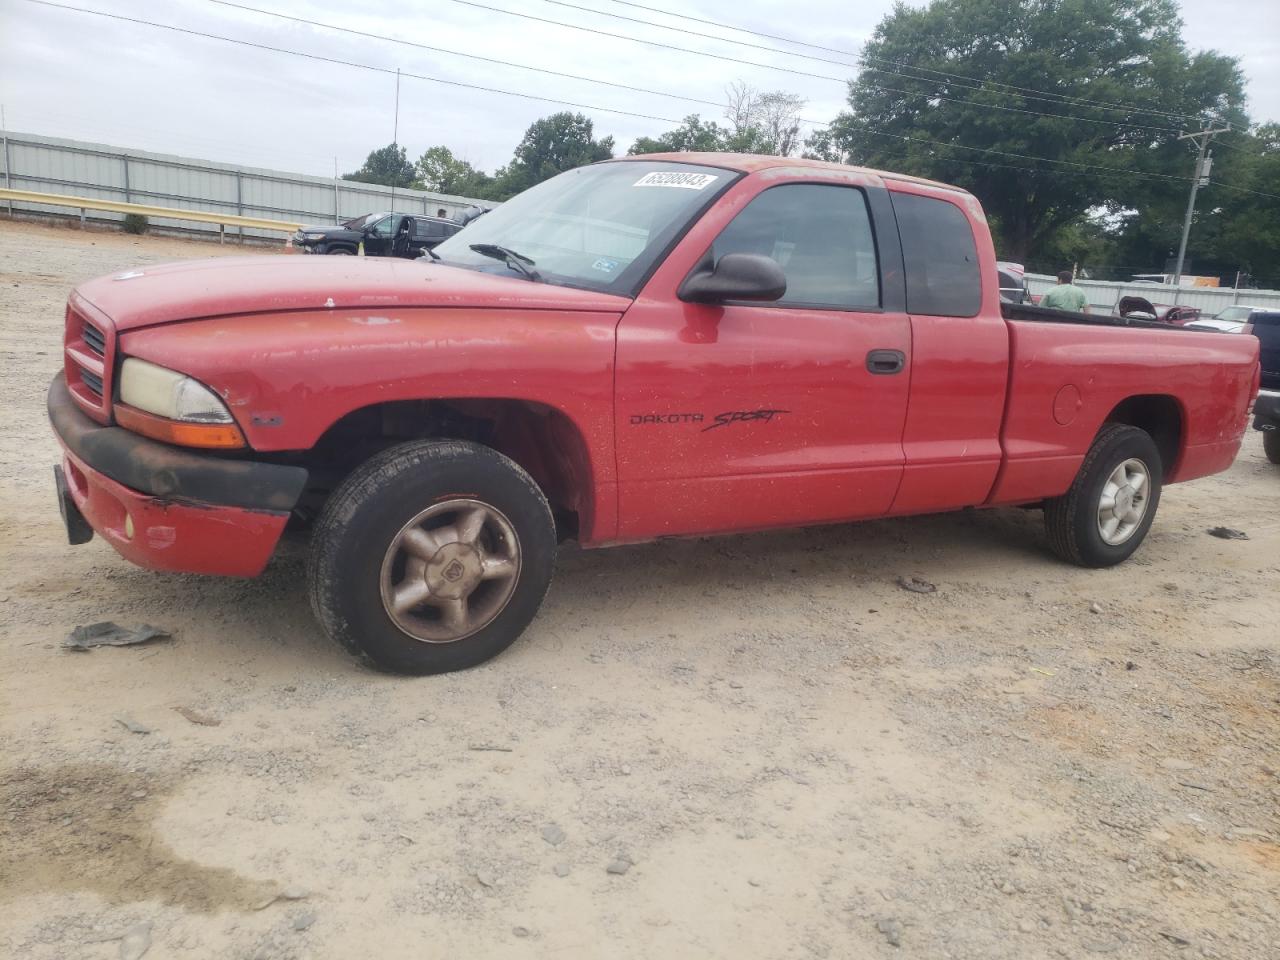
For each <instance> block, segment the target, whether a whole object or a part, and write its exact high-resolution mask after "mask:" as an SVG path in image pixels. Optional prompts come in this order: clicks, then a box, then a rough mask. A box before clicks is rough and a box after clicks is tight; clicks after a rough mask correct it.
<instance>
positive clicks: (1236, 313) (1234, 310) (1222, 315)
mask: <svg viewBox="0 0 1280 960" xmlns="http://www.w3.org/2000/svg"><path fill="white" fill-rule="evenodd" d="M1265 309H1266V308H1265V307H1254V306H1250V305H1249V304H1245V303H1237V304H1234V305H1232V306H1230V307H1224V308H1223V309H1222V310H1219V311H1218V312H1217V313H1215V314H1214V315H1213V317H1212V319H1214V320H1221V321H1223V322H1228V321H1229V322H1232V323H1240V324H1242V325H1243V324H1245V323H1248V321H1249V315H1250V314H1251V313H1253V311H1255V310H1265Z"/></svg>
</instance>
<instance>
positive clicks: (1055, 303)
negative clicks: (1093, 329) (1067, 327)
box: [1040, 270, 1089, 313]
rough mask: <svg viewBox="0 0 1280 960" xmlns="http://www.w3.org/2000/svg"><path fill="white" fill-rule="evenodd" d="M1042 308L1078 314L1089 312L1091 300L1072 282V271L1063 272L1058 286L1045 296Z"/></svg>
mask: <svg viewBox="0 0 1280 960" xmlns="http://www.w3.org/2000/svg"><path fill="white" fill-rule="evenodd" d="M1040 306H1042V307H1051V308H1053V309H1054V310H1072V311H1074V312H1076V313H1088V312H1089V298H1088V297H1087V296H1085V292H1084V291H1083V290H1081V289H1080V288H1079V287H1077V286H1076V285H1075V284H1074V283H1072V282H1071V271H1070V270H1063V271H1062V272H1061V273H1060V274H1058V285H1057V286H1056V287H1054V288H1053V289H1052V290H1050V291H1049V292H1048V293H1046V294H1045V295H1044V297H1043V298H1042V299H1041V300H1040Z"/></svg>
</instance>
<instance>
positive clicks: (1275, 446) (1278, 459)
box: [1262, 430, 1280, 463]
mask: <svg viewBox="0 0 1280 960" xmlns="http://www.w3.org/2000/svg"><path fill="white" fill-rule="evenodd" d="M1262 452H1263V453H1265V454H1266V455H1267V459H1268V460H1270V461H1271V462H1272V463H1280V430H1268V431H1267V432H1266V433H1264V434H1263V435H1262Z"/></svg>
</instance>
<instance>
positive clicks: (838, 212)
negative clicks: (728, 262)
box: [711, 183, 880, 310]
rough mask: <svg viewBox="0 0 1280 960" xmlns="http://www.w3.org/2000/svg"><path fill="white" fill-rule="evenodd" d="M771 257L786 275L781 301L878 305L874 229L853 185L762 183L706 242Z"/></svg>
mask: <svg viewBox="0 0 1280 960" xmlns="http://www.w3.org/2000/svg"><path fill="white" fill-rule="evenodd" d="M727 253H758V254H763V255H764V256H766V257H771V258H772V259H773V260H775V261H777V263H778V266H780V267H782V272H783V273H785V274H786V277H787V292H786V294H785V295H784V296H783V297H782V299H781V300H779V301H777V304H778V305H781V306H793V307H798V306H812V307H826V308H831V309H841V310H859V309H864V310H865V309H868V308H877V307H879V306H880V279H879V269H878V264H877V261H876V244H875V236H874V234H873V233H872V230H871V217H870V215H869V214H868V212H867V200H866V197H865V196H864V195H863V193H862V191H861V190H858V189H857V188H855V187H837V186H829V185H826V184H817V183H792V184H784V185H782V186H779V187H772V188H770V189H768V190H765V191H764V192H763V193H761V194H760V195H759V196H757V197H756V198H755V199H754V200H752V201H751V203H749V204H748V205H747V207H746V209H745V210H743V211H742V212H741V213H739V214H738V215H737V216H736V217H734V218H733V221H732V222H731V223H730V224H729V225H728V226H727V227H725V228H724V230H723V231H722V232H721V234H720V236H718V237H717V238H716V240H715V243H714V244H713V245H712V247H711V254H712V256H713V257H714V258H715V259H716V260H717V261H719V259H720V258H721V257H723V256H724V255H725V254H727Z"/></svg>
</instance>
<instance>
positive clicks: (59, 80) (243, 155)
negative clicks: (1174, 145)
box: [0, 0, 1280, 175]
mask: <svg viewBox="0 0 1280 960" xmlns="http://www.w3.org/2000/svg"><path fill="white" fill-rule="evenodd" d="M58 2H60V3H64V4H66V5H71V6H79V7H85V8H92V9H97V10H104V11H110V12H113V13H119V14H123V15H126V16H131V17H135V18H141V19H146V20H153V21H156V22H163V23H167V24H172V25H175V26H181V27H184V28H187V29H191V30H198V31H202V32H207V33H216V34H221V35H223V36H227V37H235V38H238V39H241V40H246V41H250V42H253V43H258V44H266V45H270V46H275V47H281V48H286V49H289V50H296V51H302V52H305V53H309V54H314V55H318V56H323V57H330V58H334V59H338V60H345V61H351V62H355V63H361V64H368V65H374V66H378V67H382V68H385V69H389V70H391V71H393V73H392V74H386V73H378V72H374V71H370V70H364V69H357V68H353V67H349V66H340V65H336V64H330V63H323V62H317V61H315V60H307V59H302V58H300V57H295V56H288V55H285V54H281V53H276V52H270V51H266V50H258V49H250V48H248V47H244V46H236V45H233V44H229V43H225V42H222V41H218V40H209V39H204V38H201V37H196V36H190V35H184V34H178V33H173V32H170V31H166V30H158V29H155V28H153V27H148V26H142V25H139V24H135V23H124V22H120V21H113V20H106V19H103V18H101V17H94V16H87V15H85V14H82V13H72V12H68V11H64V10H56V9H50V8H48V7H43V6H37V5H35V4H33V3H30V2H27V0H0V103H2V104H3V106H4V110H5V115H6V119H7V127H8V129H10V130H16V131H20V132H25V133H41V134H47V135H52V136H61V137H69V138H74V139H83V140H94V141H97V142H100V143H107V144H112V145H116V146H124V147H132V148H136V149H141V150H151V151H156V152H162V153H176V154H182V155H187V156H193V157H200V158H205V159H211V160H222V161H226V162H231V163H241V164H245V165H251V166H260V167H270V168H275V169H279V170H287V171H297V172H304V173H313V174H321V175H332V174H333V171H334V166H335V158H336V165H337V167H338V169H339V172H346V171H350V170H354V169H355V168H356V167H358V166H359V165H360V164H361V162H362V161H363V160H364V157H365V156H366V154H367V153H368V152H369V150H371V149H372V148H374V147H376V146H381V145H383V144H386V143H388V142H389V141H390V140H391V139H392V129H393V122H394V98H395V86H396V81H395V76H394V71H395V70H396V69H397V68H399V69H401V70H404V71H407V72H411V73H417V74H422V75H426V76H431V77H436V78H439V79H442V80H450V81H454V82H457V83H464V84H472V85H477V86H486V87H494V88H499V89H502V90H506V91H512V92H518V93H523V94H527V95H532V96H539V97H546V98H549V99H552V100H563V101H571V102H573V103H576V104H581V105H584V107H585V108H584V109H583V112H585V113H587V114H588V115H589V116H591V117H592V119H593V120H594V121H595V127H596V131H597V136H602V135H606V134H612V135H613V137H614V140H615V142H616V144H617V152H618V153H623V152H625V151H626V148H627V147H628V146H629V145H630V144H631V142H632V141H633V140H634V139H635V138H636V137H638V136H645V135H650V136H652V135H656V134H659V133H661V132H662V131H663V130H666V129H668V128H670V127H671V126H674V122H675V121H678V120H679V119H680V118H682V117H684V116H686V115H687V114H689V113H694V112H697V113H701V114H702V115H703V116H704V117H718V115H719V113H720V111H719V110H717V109H716V108H715V107H713V106H706V105H699V104H696V103H687V102H683V101H681V100H675V99H670V98H668V97H664V96H655V95H649V94H642V93H636V92H632V91H629V90H620V89H616V88H610V87H605V86H598V85H596V84H593V83H588V82H583V81H577V80H569V79H564V78H560V77H552V76H548V75H546V74H538V73H533V72H530V71H528V70H521V69H518V68H516V67H507V66H499V65H495V64H487V63H481V62H478V61H475V60H468V59H466V58H463V57H459V56H455V55H452V54H450V53H437V52H433V51H430V50H423V49H416V48H411V47H406V46H403V45H401V44H397V43H392V42H387V41H383V40H377V39H370V38H366V37H359V36H352V35H350V34H343V33H336V32H333V31H330V30H326V29H322V28H318V27H311V26H305V25H300V24H297V23H291V22H288V21H285V20H280V19H277V18H274V17H269V16H263V15H261V14H257V13H249V12H245V11H241V10H235V9H230V8H228V7H226V6H220V5H217V4H216V3H214V2H212V0H167V2H163V3H161V2H156V0H58ZM475 2H476V3H481V4H484V5H485V6H488V7H492V8H500V9H504V10H510V11H519V12H523V13H526V14H529V15H533V16H538V17H543V18H546V19H550V20H559V21H564V22H570V23H576V24H580V25H583V26H590V27H594V28H597V29H600V30H605V31H611V32H615V33H620V34H624V35H627V36H631V37H636V38H643V39H651V40H656V41H659V42H665V43H669V44H674V45H677V46H682V47H687V48H691V49H697V50H702V51H707V52H713V53H717V54H720V55H722V56H727V57H734V58H738V59H741V60H749V61H754V62H756V63H758V64H761V65H772V66H774V67H783V68H789V69H791V70H798V71H801V72H802V73H806V74H815V73H816V74H825V75H827V76H829V77H834V78H843V77H847V76H851V75H852V74H853V72H854V69H853V68H852V67H850V68H848V69H845V68H842V67H840V66H837V65H835V64H831V63H820V62H815V61H813V60H805V59H800V58H796V57H790V56H784V55H781V54H775V53H770V52H767V51H762V50H751V49H747V48H745V47H742V46H735V45H733V44H729V43H724V42H719V41H715V40H709V39H703V38H700V37H697V36H689V35H687V34H681V33H678V32H674V31H671V30H663V29H660V28H658V27H652V26H642V25H638V24H635V23H627V22H625V21H621V20H618V19H615V18H614V17H610V16H605V15H603V14H597V13H589V12H584V11H583V10H580V9H571V8H569V7H566V6H565V5H563V4H558V3H554V2H551V0H475ZM566 2H567V3H572V4H574V5H575V6H577V7H590V8H594V9H597V10H601V11H606V12H608V13H613V14H618V15H622V16H631V17H635V18H639V19H645V20H650V21H653V22H655V23H665V24H669V25H676V26H682V27H683V28H687V29H696V30H700V31H703V32H706V33H716V34H719V35H721V36H725V37H731V38H733V39H736V40H739V41H742V42H745V43H756V44H760V45H764V46H783V44H780V43H777V42H775V41H772V40H766V39H762V38H760V37H755V36H752V35H749V34H745V33H733V32H730V31H725V30H720V29H718V28H716V27H711V26H700V25H697V24H691V23H689V22H687V21H681V20H679V19H676V18H673V17H670V16H664V15H662V14H657V13H652V12H649V11H646V10H641V9H636V8H635V7H633V6H626V5H623V4H620V3H616V2H613V0H566ZM640 2H643V3H645V4H646V5H647V6H652V7H659V8H664V9H672V10H680V11H682V12H683V13H686V14H689V15H693V16H700V17H703V18H705V19H709V20H716V21H721V22H725V23H731V24H734V25H735V26H742V27H747V28H749V29H752V30H757V31H761V32H764V33H769V34H775V35H778V36H785V37H787V38H793V39H796V40H801V41H807V42H809V43H816V44H821V45H823V46H827V47H834V48H839V49H842V50H849V51H856V50H857V49H859V48H860V47H861V45H862V43H863V42H864V41H865V40H866V38H867V37H868V36H869V34H870V32H871V30H872V29H873V28H874V26H875V24H876V23H877V22H879V20H880V19H881V18H882V17H883V16H884V14H885V13H887V12H888V11H889V9H890V8H891V6H892V0H868V2H863V3H857V4H853V3H848V2H847V0H789V2H788V3H786V4H781V3H778V2H773V3H769V2H763V0H732V2H731V0H640ZM243 3H244V4H245V5H248V6H253V7H257V8H259V9H264V10H274V11H277V12H282V13H288V14H291V15H294V16H299V17H306V18H309V19H313V20H318V21H323V22H327V23H332V24H336V25H339V26H343V27H347V28H351V29H356V30H362V31H365V32H367V33H375V34H384V35H388V36H394V37H397V38H400V39H403V40H410V41H413V42H416V43H420V44H426V45H429V46H432V47H437V48H441V49H442V50H446V51H463V52H467V53H471V54H476V55H480V56H485V57H491V58H494V59H498V60H505V61H511V62H515V63H521V64H526V65H530V66H539V67H544V68H549V69H552V70H559V71H563V72H567V73H575V74H579V75H581V76H584V77H590V78H595V79H605V80H609V81H611V82H614V83H621V84H626V85H630V86H636V87H645V88H648V89H652V90H659V91H663V92H666V93H673V94H679V95H680V96H683V97H691V98H695V99H701V100H707V101H714V102H721V101H722V100H723V96H724V95H723V91H724V88H725V86H726V85H727V84H729V83H731V82H733V81H735V80H743V81H746V82H747V83H749V84H751V85H752V86H755V87H758V88H761V89H779V88H781V89H786V90H789V91H792V92H795V93H798V94H800V95H801V96H803V97H805V98H807V99H808V101H809V102H808V105H807V106H806V108H805V111H804V115H805V116H806V117H808V118H812V119H817V120H825V119H830V118H831V117H833V116H834V115H835V114H836V113H837V112H839V110H840V109H841V107H842V106H843V102H844V92H845V91H844V85H843V83H842V82H840V81H839V80H838V79H821V78H817V77H812V76H800V75H796V74H794V73H786V72H781V71H779V70H777V69H769V68H768V66H748V65H745V64H741V63H730V62H724V61H720V60H715V59H710V58H706V57H701V56H696V55H693V54H689V53H681V52H675V51H669V50H659V49H655V48H653V47H648V46H644V45H641V44H637V43H633V42H629V41H627V40H622V39H612V38H609V37H603V36H598V35H593V34H589V33H583V32H581V31H577V30H572V29H568V28H565V27H562V26H553V25H550V24H544V23H537V22H533V21H530V20H525V19H520V18H518V17H514V16H511V15H508V14H503V13H498V12H494V10H490V9H478V8H477V7H475V6H468V5H464V4H463V3H461V2H460V0H400V2H386V0H378V2H371V0H243ZM1183 17H1184V19H1185V21H1186V30H1185V32H1184V37H1185V39H1186V41H1187V43H1188V45H1189V46H1190V47H1191V48H1192V49H1193V50H1195V49H1215V50H1218V51H1221V52H1223V53H1227V54H1231V55H1233V56H1237V57H1239V58H1240V59H1241V63H1242V65H1243V67H1244V72H1245V76H1246V79H1247V81H1248V94H1249V109H1250V113H1251V115H1252V116H1253V118H1254V119H1255V120H1266V119H1270V120H1276V119H1280V3H1278V2H1277V0H1186V2H1184V4H1183ZM791 49H793V50H797V51H799V52H807V53H809V54H812V55H816V56H820V57H828V58H830V59H835V60H839V59H840V58H839V57H837V56H835V55H832V54H824V53H822V52H820V51H814V50H805V49H804V48H802V47H792V48H791ZM603 108H614V109H617V110H622V111H628V112H631V113H636V114H646V115H649V116H651V117H654V118H658V119H640V118H637V117H631V116H624V115H620V114H617V113H610V112H608V111H607V110H606V109H603ZM559 109H564V107H562V106H559V105H557V104H555V103H548V102H542V101H537V100H528V99H520V98H518V97H514V96H509V95H504V94H499V93H489V92H482V91H480V90H473V89H465V88H460V87H451V86H447V85H443V84H440V83H433V82H429V81H426V80H422V79H413V78H407V77H406V78H404V79H403V80H402V81H401V87H400V132H399V140H400V142H401V143H402V144H404V145H405V146H406V147H407V148H408V150H409V155H410V157H411V158H415V157H417V156H418V155H419V154H420V153H421V152H422V151H423V150H424V149H425V148H427V147H429V146H432V145H434V144H439V143H443V144H446V145H447V146H449V147H450V148H451V149H452V150H453V151H454V152H455V153H456V154H458V155H459V156H461V157H463V158H465V159H468V160H470V161H471V162H472V163H474V164H476V165H477V166H479V167H482V168H484V169H487V170H492V169H493V168H495V167H497V166H499V165H500V164H503V163H505V162H507V161H508V160H509V159H510V157H511V152H512V149H513V147H514V146H515V144H516V142H517V141H518V140H519V138H520V136H521V134H522V133H523V131H524V129H525V128H526V127H527V126H528V125H529V124H530V123H531V122H532V121H533V120H535V119H537V118H538V117H540V116H544V115H546V114H548V113H552V112H554V111H556V110H559ZM668 121H671V122H668Z"/></svg>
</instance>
